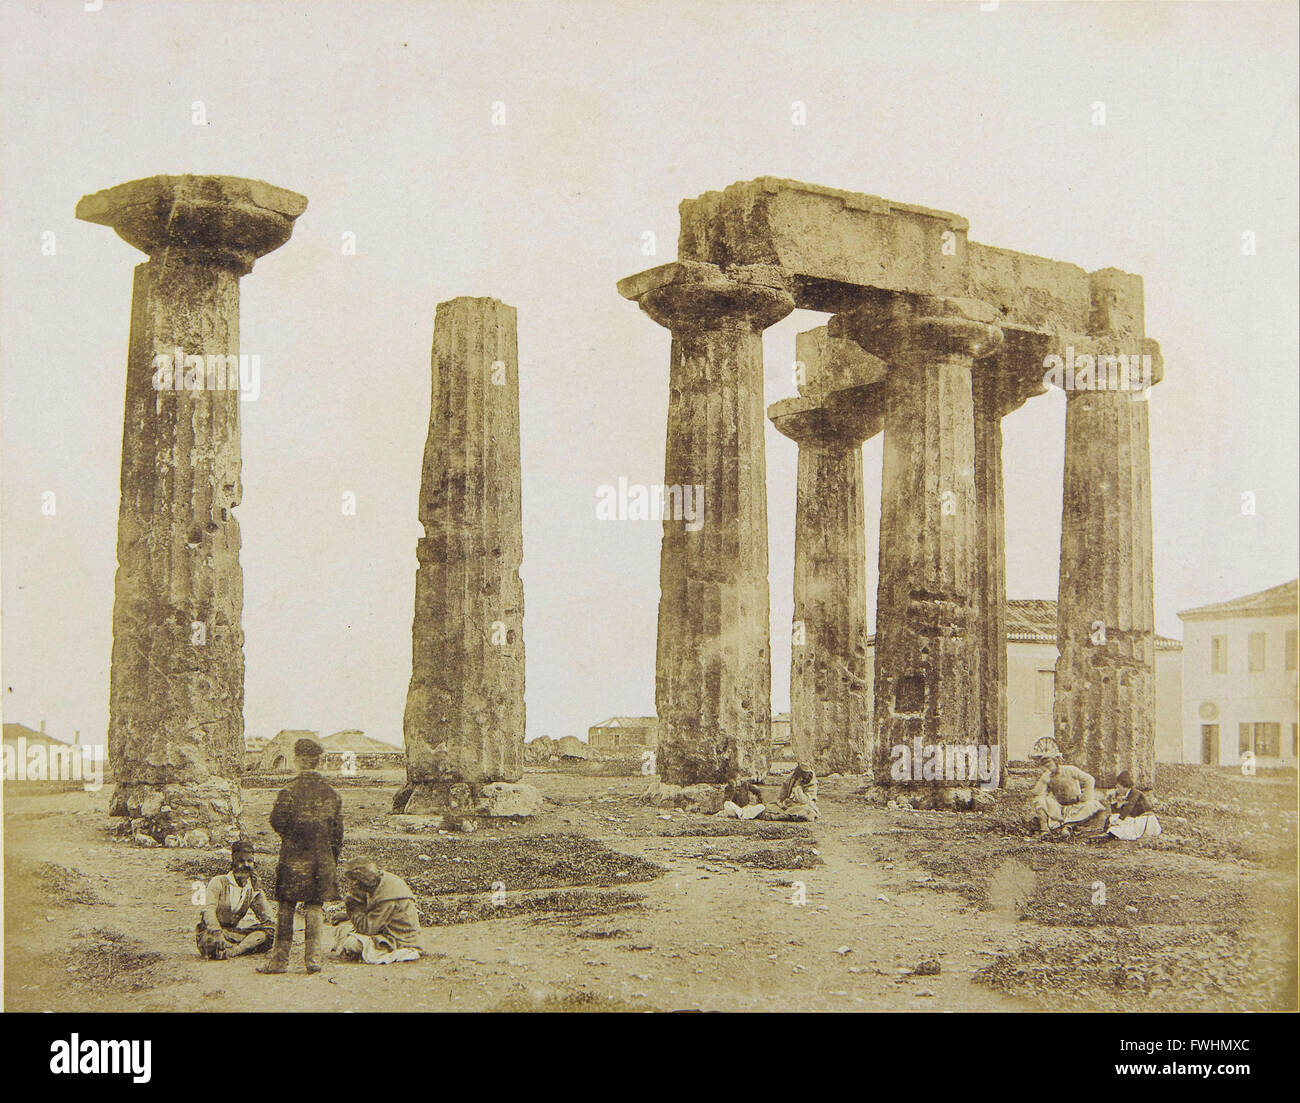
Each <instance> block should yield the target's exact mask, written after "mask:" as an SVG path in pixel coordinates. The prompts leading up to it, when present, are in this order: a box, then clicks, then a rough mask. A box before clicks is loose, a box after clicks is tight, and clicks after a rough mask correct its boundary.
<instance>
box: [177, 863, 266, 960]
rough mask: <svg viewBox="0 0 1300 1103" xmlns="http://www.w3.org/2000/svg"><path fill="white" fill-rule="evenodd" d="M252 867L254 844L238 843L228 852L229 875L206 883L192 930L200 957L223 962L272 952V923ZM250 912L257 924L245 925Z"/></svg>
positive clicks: (224, 874) (264, 895)
mask: <svg viewBox="0 0 1300 1103" xmlns="http://www.w3.org/2000/svg"><path fill="white" fill-rule="evenodd" d="M255 865H256V861H255V859H254V849H253V844H252V843H250V842H249V841H248V840H246V839H240V840H239V842H237V843H235V844H234V845H233V846H232V847H231V848H230V872H229V873H223V874H222V875H221V876H220V877H214V878H212V880H211V881H209V882H208V885H207V888H206V889H205V890H204V895H203V900H204V904H203V911H202V912H201V913H200V914H199V922H198V924H197V926H195V928H194V941H195V942H196V943H197V944H198V947H199V957H201V958H205V959H207V960H209V961H224V960H225V959H226V958H229V957H240V956H241V955H243V954H257V953H263V952H264V951H266V950H269V949H270V948H271V940H272V937H273V936H274V934H275V922H274V918H273V917H272V915H271V904H270V902H269V901H268V900H267V899H266V893H265V892H263V891H262V886H261V885H260V884H259V883H258V880H257V874H256V873H255V872H254V867H255ZM250 911H251V912H252V913H253V918H254V919H255V920H256V922H247V923H245V919H246V918H247V917H248V913H249V912H250Z"/></svg>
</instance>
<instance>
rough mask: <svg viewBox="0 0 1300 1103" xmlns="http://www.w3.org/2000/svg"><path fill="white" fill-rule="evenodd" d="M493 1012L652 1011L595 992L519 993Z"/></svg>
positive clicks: (638, 1003)
mask: <svg viewBox="0 0 1300 1103" xmlns="http://www.w3.org/2000/svg"><path fill="white" fill-rule="evenodd" d="M492 1010H493V1011H653V1010H654V1008H652V1007H650V1006H649V1005H648V1004H647V1003H646V1001H645V1000H632V1001H629V1000H620V999H615V998H613V997H611V996H602V995H597V994H596V993H595V992H583V991H576V990H572V989H569V990H566V991H562V992H540V991H539V992H537V993H534V994H531V995H528V994H524V993H519V994H516V995H511V996H507V997H506V998H505V999H504V1000H502V1001H501V1002H500V1003H499V1004H497V1006H496V1007H494V1008H492Z"/></svg>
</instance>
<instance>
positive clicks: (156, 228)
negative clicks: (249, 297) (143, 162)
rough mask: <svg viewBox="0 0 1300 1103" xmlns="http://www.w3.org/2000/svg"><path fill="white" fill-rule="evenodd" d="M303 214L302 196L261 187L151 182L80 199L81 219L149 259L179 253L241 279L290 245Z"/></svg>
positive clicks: (228, 179) (238, 180)
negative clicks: (107, 229) (262, 259)
mask: <svg viewBox="0 0 1300 1103" xmlns="http://www.w3.org/2000/svg"><path fill="white" fill-rule="evenodd" d="M306 208H307V199H306V197H305V196H302V195H299V194H298V193H297V192H291V191H288V190H286V189H284V188H277V187H275V186H274V185H271V184H267V183H265V182H263V181H261V180H246V179H244V178H242V177H238V176H149V177H146V178H144V179H142V180H132V181H130V182H129V183H126V184H118V185H117V187H114V188H108V189H106V190H105V191H100V192H95V193H94V194H93V195H87V196H83V197H82V199H81V201H80V202H79V203H78V204H77V217H78V218H79V219H81V220H82V221H83V222H96V223H99V225H101V226H109V227H111V228H112V229H114V230H116V231H117V235H118V237H120V238H121V239H122V240H123V241H125V242H127V243H128V244H129V245H133V246H135V247H136V248H137V249H139V250H140V251H141V252H144V253H148V254H149V255H150V256H151V257H153V256H155V255H156V254H158V253H162V252H165V251H167V250H170V249H176V250H177V251H179V252H183V253H186V254H194V255H196V256H197V257H198V258H199V259H205V260H207V261H209V262H210V263H212V264H216V265H220V266H222V267H227V268H234V269H235V270H236V271H238V272H239V273H240V274H241V275H243V274H246V273H248V272H250V271H252V268H253V262H254V261H255V260H256V259H257V258H258V257H260V256H263V255H264V254H266V253H269V252H271V251H272V250H274V249H278V248H279V247H280V246H281V245H283V244H284V243H285V242H286V241H288V240H289V235H290V234H291V233H292V232H293V222H294V219H296V218H297V217H298V216H299V215H300V214H302V212H303V211H304V210H306Z"/></svg>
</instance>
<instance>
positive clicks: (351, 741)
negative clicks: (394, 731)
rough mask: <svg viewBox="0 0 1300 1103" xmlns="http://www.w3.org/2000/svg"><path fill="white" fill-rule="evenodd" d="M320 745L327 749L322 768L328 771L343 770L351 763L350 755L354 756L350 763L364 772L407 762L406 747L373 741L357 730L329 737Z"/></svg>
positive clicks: (353, 729)
mask: <svg viewBox="0 0 1300 1103" xmlns="http://www.w3.org/2000/svg"><path fill="white" fill-rule="evenodd" d="M320 744H321V746H322V747H324V748H325V758H324V760H323V761H322V763H321V766H322V768H323V769H327V770H330V769H334V768H336V767H337V768H342V767H343V766H344V765H345V764H346V763H347V762H348V761H349V759H348V756H349V755H351V756H352V757H351V759H350V761H351V762H352V763H354V764H355V765H356V766H357V767H359V768H360V769H363V770H371V769H383V768H385V767H393V766H401V765H402V764H403V763H404V762H405V761H406V748H405V747H398V746H396V745H394V744H392V743H384V742H382V741H381V740H378V739H371V738H370V736H368V735H366V734H365V733H364V732H360V731H358V730H356V729H355V728H349V729H348V730H346V731H341V732H335V733H334V734H333V735H327V736H326V737H325V738H324V739H322V740H321V741H320Z"/></svg>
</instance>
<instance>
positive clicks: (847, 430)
mask: <svg viewBox="0 0 1300 1103" xmlns="http://www.w3.org/2000/svg"><path fill="white" fill-rule="evenodd" d="M795 349H796V352H795V355H796V358H797V359H798V361H799V363H800V364H802V365H803V366H804V368H805V372H806V386H805V387H803V388H801V389H800V390H801V394H803V395H804V396H805V397H803V398H800V399H789V400H786V401H784V402H777V403H774V404H773V406H772V407H771V408H770V410H769V417H771V419H772V423H773V424H774V425H775V426H776V427H777V429H778V430H780V431H781V432H782V433H783V434H785V435H786V436H788V437H790V438H791V439H793V440H795V441H796V442H798V444H799V476H798V489H797V500H796V507H795V554H794V628H793V636H792V640H791V649H790V715H791V743H792V745H793V748H794V752H795V756H796V757H797V758H798V760H799V761H800V762H802V763H805V764H806V765H809V766H811V767H812V768H813V769H814V770H815V771H816V772H817V773H818V774H819V775H822V776H825V775H826V774H829V773H832V772H845V773H855V772H858V771H861V770H863V769H865V768H866V765H867V760H868V756H869V749H870V743H871V736H870V704H869V702H868V699H867V693H866V686H867V583H866V569H867V565H866V530H865V527H864V521H865V518H864V516H863V488H862V448H861V444H862V441H863V440H865V439H867V438H868V437H869V436H871V435H874V433H875V432H878V431H879V430H880V428H881V425H882V424H883V417H884V411H883V401H882V400H883V397H884V387H883V384H882V383H881V382H880V380H881V379H882V377H883V364H881V362H880V361H879V360H876V359H875V358H874V357H872V356H869V355H867V354H866V353H865V352H863V351H862V350H861V349H860V348H859V347H858V346H857V345H856V344H854V343H852V342H849V341H845V340H842V339H840V340H837V339H834V338H831V337H829V336H828V335H827V334H826V330H825V327H822V328H820V329H817V330H813V331H811V332H810V333H801V334H800V335H799V336H798V337H797V338H796V342H795Z"/></svg>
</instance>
